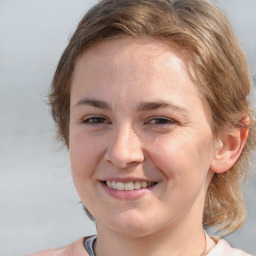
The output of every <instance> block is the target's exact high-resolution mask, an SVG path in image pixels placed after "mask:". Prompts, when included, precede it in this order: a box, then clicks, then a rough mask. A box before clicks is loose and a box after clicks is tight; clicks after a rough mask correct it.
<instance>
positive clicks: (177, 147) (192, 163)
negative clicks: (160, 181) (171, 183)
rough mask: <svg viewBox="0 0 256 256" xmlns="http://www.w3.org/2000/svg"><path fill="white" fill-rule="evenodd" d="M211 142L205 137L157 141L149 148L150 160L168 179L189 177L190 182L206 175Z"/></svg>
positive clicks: (183, 137)
mask: <svg viewBox="0 0 256 256" xmlns="http://www.w3.org/2000/svg"><path fill="white" fill-rule="evenodd" d="M212 155H213V153H212V142H211V140H210V139H209V138H208V137H207V136H204V137H203V138H202V136H201V137H200V135H197V136H195V135H194V136H191V134H190V136H186V134H185V133H184V134H182V136H177V137H174V136H173V137H171V136H170V137H169V138H162V139H159V140H158V141H157V142H156V143H155V146H154V147H151V152H150V156H151V160H152V161H153V162H154V164H155V166H156V167H157V168H158V169H160V170H161V171H162V172H163V173H164V175H166V176H167V177H168V178H173V177H176V178H180V179H183V181H184V180H185V179H186V178H187V177H189V179H190V181H191V182H194V181H196V180H197V181H198V177H200V176H201V177H204V176H206V175H207V173H208V170H209V166H210V163H211V160H212Z"/></svg>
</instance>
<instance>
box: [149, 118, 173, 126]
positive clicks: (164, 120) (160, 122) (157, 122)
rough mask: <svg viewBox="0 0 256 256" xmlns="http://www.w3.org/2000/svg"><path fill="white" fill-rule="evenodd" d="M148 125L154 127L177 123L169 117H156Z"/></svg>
mask: <svg viewBox="0 0 256 256" xmlns="http://www.w3.org/2000/svg"><path fill="white" fill-rule="evenodd" d="M147 123H148V124H153V125H173V124H175V123H176V122H175V121H174V120H173V119H170V118H167V117H154V118H151V119H150V120H149V121H148V122H147Z"/></svg>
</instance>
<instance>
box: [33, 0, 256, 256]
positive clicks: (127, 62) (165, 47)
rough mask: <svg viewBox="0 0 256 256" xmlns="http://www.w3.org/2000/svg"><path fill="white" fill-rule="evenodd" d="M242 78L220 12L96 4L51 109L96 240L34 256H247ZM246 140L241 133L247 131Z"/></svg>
mask: <svg viewBox="0 0 256 256" xmlns="http://www.w3.org/2000/svg"><path fill="white" fill-rule="evenodd" d="M249 92H250V79H249V76H248V69H247V62H246V59H245V57H244V54H243V52H242V50H241V47H240V45H239V43H238V41H237V39H236V37H235V35H234V33H233V31H232V29H231V27H230V25H229V23H228V21H227V19H226V17H225V16H224V15H223V13H222V12H221V11H220V10H219V8H218V7H216V6H215V5H214V4H210V3H209V2H207V1H203V0H190V1H188V0H186V1H185V0H176V1H175V0H174V1H167V0H130V1H126V0H103V1H101V2H100V3H99V4H97V5H96V6H94V7H93V8H92V9H91V10H90V11H89V12H88V13H87V14H86V15H85V16H84V18H83V19H82V20H81V22H80V23H79V25H78V28H77V30H76V32H75V33H74V35H73V37H72V38H71V40H70V42H69V45H68V46H67V48H66V50H65V51H64V53H63V55H62V57H61V59H60V62H59V65H58V67H57V70H56V73H55V76H54V80H53V83H52V91H51V94H50V104H51V106H52V114H53V118H54V120H55V121H56V123H57V126H58V133H59V136H60V138H61V139H63V140H64V142H65V143H66V145H67V147H68V148H69V150H70V158H71V166H72V175H73V179H74V183H75V186H76V189H77V191H78V194H79V196H80V197H81V200H82V202H83V204H84V206H85V207H86V210H87V212H88V214H89V215H90V217H91V218H93V219H95V221H96V225H97V237H96V236H92V237H90V238H82V239H80V240H79V241H76V242H75V243H73V244H71V245H69V246H66V247H63V248H61V249H55V250H48V251H44V252H41V253H37V254H33V255H76V256H80V255H81V256H85V255H97V256H102V255H105V256H108V255H113V256H115V255H122V256H125V255H135V256H136V255H149V256H154V255H157V256H159V255H186V256H190V255H191V256H200V255H209V256H213V255H218V256H221V255H225V256H228V255H248V254H247V253H245V252H242V251H241V250H238V249H233V248H231V247H230V246H229V245H228V244H227V243H226V242H225V241H224V240H222V239H220V240H219V239H217V238H214V237H211V238H210V237H208V236H207V235H206V234H205V232H204V229H203V226H206V227H209V226H217V227H218V228H219V231H220V232H221V234H223V235H224V234H228V233H231V232H233V231H235V230H236V229H238V228H239V227H240V226H241V225H242V223H243V221H244V218H245V209H244V204H243V197H242V192H241V188H240V182H241V180H242V179H244V178H245V177H246V171H247V169H248V157H249V155H250V152H251V150H252V149H253V147H254V142H255V131H254V127H255V126H254V120H253V117H252V114H251V109H250V103H249V101H248V96H249ZM249 130H250V132H249Z"/></svg>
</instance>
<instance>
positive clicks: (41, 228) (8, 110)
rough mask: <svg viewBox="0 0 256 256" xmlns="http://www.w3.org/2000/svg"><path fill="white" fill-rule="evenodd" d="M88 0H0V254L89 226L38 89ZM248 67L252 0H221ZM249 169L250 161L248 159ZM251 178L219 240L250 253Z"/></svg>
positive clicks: (253, 229) (253, 60)
mask: <svg viewBox="0 0 256 256" xmlns="http://www.w3.org/2000/svg"><path fill="white" fill-rule="evenodd" d="M96 2H97V1H96V0H91V1H86V0H84V1H82V0H72V1H71V0H48V1H47V0H0V255H1V256H18V255H24V254H26V253H29V252H33V251H38V250H41V249H46V248H52V247H58V246H61V245H65V244H67V243H70V242H71V241H74V240H75V239H77V238H79V237H81V236H84V235H89V234H92V233H94V232H95V227H94V224H93V223H92V222H90V221H89V220H88V218H87V217H85V214H84V212H83V210H82V206H81V204H80V203H79V198H78V196H77V194H76V192H75V189H74V186H73V183H72V179H71V175H70V164H69V157H68V152H67V151H66V150H65V149H63V148H62V147H61V145H59V144H58V143H57V142H56V140H55V133H54V124H53V122H52V120H51V117H50V114H49V109H48V106H47V104H46V100H47V99H46V97H45V95H46V94H47V92H48V88H49V84H50V82H51V78H52V76H53V72H54V69H55V67H56V65H57V62H58V59H59V57H60V55H61V53H62V51H63V49H64V47H65V46H66V44H67V42H68V39H69V37H70V36H71V34H72V32H73V31H74V29H75V26H76V24H77V22H78V21H79V20H80V18H81V17H82V15H83V14H84V12H85V11H86V10H87V9H88V8H89V6H91V5H92V4H94V3H96ZM221 5H222V6H223V9H224V10H225V12H226V13H227V15H228V16H229V17H230V19H231V22H232V24H233V27H234V29H235V31H236V32H237V34H238V36H239V38H240V41H241V43H242V45H243V47H244V49H245V52H246V53H247V56H248V59H249V63H250V66H251V70H252V71H253V72H255V70H256V25H255V24H256V15H255V13H256V0H222V2H221ZM255 169H256V167H255ZM255 184H256V178H255V175H254V176H253V175H252V176H250V178H249V181H248V184H247V188H246V201H247V205H248V218H247V221H246V223H245V225H244V227H243V228H242V229H241V230H239V231H238V232H236V233H235V234H233V235H231V236H229V237H228V238H227V240H228V241H229V242H230V243H231V244H233V245H235V246H236V247H239V248H242V249H244V250H246V251H248V252H250V253H254V254H256V218H255V217H256V188H255Z"/></svg>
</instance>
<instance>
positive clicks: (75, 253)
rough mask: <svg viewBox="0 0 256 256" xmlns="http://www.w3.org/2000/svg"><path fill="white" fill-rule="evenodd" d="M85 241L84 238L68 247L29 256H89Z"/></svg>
mask: <svg viewBox="0 0 256 256" xmlns="http://www.w3.org/2000/svg"><path fill="white" fill-rule="evenodd" d="M85 239H86V238H85V237H83V238H80V239H78V240H77V241H75V242H73V243H71V244H69V245H67V246H64V247H61V248H58V249H51V250H45V251H41V252H36V253H32V254H29V255H27V256H89V255H88V253H87V252H86V250H85V248H84V240H85Z"/></svg>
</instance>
